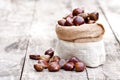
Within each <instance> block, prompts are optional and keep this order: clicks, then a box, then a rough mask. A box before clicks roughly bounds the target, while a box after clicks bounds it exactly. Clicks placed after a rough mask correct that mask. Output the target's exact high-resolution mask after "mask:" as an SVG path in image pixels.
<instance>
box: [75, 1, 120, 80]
mask: <svg viewBox="0 0 120 80" xmlns="http://www.w3.org/2000/svg"><path fill="white" fill-rule="evenodd" d="M78 6H83V7H85V8H87V9H88V11H90V10H96V11H98V12H99V13H100V19H99V21H98V22H100V23H102V24H103V25H104V27H105V30H106V33H105V35H104V38H103V39H104V43H105V49H106V53H107V59H106V62H105V64H104V65H102V66H100V67H98V68H87V73H88V78H89V80H119V79H120V76H119V75H120V71H119V65H118V64H119V63H120V61H119V56H120V54H119V53H120V45H119V43H118V42H117V40H116V38H115V36H114V35H113V33H112V31H111V28H110V26H109V25H108V23H107V21H106V19H105V17H104V15H103V13H102V12H101V11H100V8H99V5H98V4H97V3H96V2H95V0H94V1H91V0H87V1H81V0H73V8H74V7H78ZM114 28H115V27H114Z"/></svg>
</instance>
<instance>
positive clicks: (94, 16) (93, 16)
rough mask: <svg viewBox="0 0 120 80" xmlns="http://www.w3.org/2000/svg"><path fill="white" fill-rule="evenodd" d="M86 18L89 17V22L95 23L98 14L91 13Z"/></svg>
mask: <svg viewBox="0 0 120 80" xmlns="http://www.w3.org/2000/svg"><path fill="white" fill-rule="evenodd" d="M88 16H89V17H90V20H95V21H97V20H98V18H99V13H98V12H92V13H89V14H88Z"/></svg>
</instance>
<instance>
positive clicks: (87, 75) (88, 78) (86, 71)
mask: <svg viewBox="0 0 120 80" xmlns="http://www.w3.org/2000/svg"><path fill="white" fill-rule="evenodd" d="M85 71H86V75H87V80H89V75H88V71H87V69H85Z"/></svg>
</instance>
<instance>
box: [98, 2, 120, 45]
mask: <svg viewBox="0 0 120 80" xmlns="http://www.w3.org/2000/svg"><path fill="white" fill-rule="evenodd" d="M96 4H98V8H99V9H100V10H101V12H102V14H103V16H104V17H105V20H106V21H107V23H108V25H109V27H110V29H111V31H112V33H113V35H114V36H115V39H116V41H117V42H118V43H119V45H120V41H119V39H118V38H117V36H116V34H115V32H114V31H113V29H112V26H111V25H110V23H109V20H108V18H107V16H106V14H105V12H104V10H103V8H102V7H101V5H100V3H99V1H97V0H96Z"/></svg>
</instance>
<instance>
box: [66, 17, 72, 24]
mask: <svg viewBox="0 0 120 80" xmlns="http://www.w3.org/2000/svg"><path fill="white" fill-rule="evenodd" d="M65 25H66V26H72V25H73V19H72V18H71V17H67V18H66V22H65Z"/></svg>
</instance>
